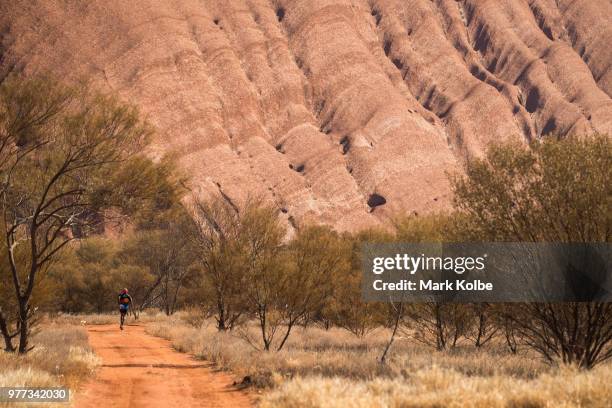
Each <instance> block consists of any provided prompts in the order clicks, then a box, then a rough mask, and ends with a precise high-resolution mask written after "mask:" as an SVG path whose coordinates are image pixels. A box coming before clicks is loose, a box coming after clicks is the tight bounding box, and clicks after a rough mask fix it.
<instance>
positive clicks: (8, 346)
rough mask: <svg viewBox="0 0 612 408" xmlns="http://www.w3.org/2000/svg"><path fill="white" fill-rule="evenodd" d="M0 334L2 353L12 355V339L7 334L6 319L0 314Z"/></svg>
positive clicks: (9, 334)
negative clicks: (2, 342) (2, 345)
mask: <svg viewBox="0 0 612 408" xmlns="http://www.w3.org/2000/svg"><path fill="white" fill-rule="evenodd" d="M0 332H1V333H2V337H3V338H4V351H6V352H9V353H12V352H14V351H15V346H13V337H14V336H12V335H11V333H10V332H9V329H8V325H7V324H6V319H5V318H4V316H3V315H2V314H1V313H0Z"/></svg>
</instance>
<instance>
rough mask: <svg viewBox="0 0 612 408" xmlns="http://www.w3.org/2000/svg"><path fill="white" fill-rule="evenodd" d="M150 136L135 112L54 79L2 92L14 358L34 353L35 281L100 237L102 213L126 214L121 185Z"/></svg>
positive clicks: (7, 86)
mask: <svg viewBox="0 0 612 408" xmlns="http://www.w3.org/2000/svg"><path fill="white" fill-rule="evenodd" d="M148 133H149V130H148V128H147V126H145V125H144V124H143V123H142V122H141V121H140V120H139V118H138V113H137V111H136V110H135V109H133V108H130V107H127V106H124V105H121V104H120V103H119V102H117V101H116V100H115V99H113V98H110V97H106V96H103V95H100V94H96V93H93V92H90V91H89V90H88V89H87V88H85V87H79V88H66V87H64V86H62V85H60V84H58V83H57V82H54V81H53V80H50V79H48V78H38V79H30V80H20V79H17V78H11V79H8V80H5V82H4V83H3V84H2V85H1V86H0V157H1V160H0V217H1V225H0V229H1V230H0V232H1V233H2V237H3V241H4V250H3V251H5V254H6V257H5V258H6V263H4V264H3V265H2V266H1V267H2V269H3V272H2V276H3V277H6V276H8V277H9V281H8V282H7V281H5V280H4V281H3V282H2V285H3V286H5V285H6V286H10V287H12V289H13V307H14V310H15V311H16V313H13V311H11V310H10V309H8V308H6V307H4V306H3V307H2V308H1V309H0V329H2V330H1V331H2V334H3V337H4V339H5V348H6V349H7V350H8V351H14V350H15V349H16V350H17V351H18V352H19V353H26V352H27V351H28V350H29V349H30V347H29V344H28V340H29V335H30V331H31V327H30V323H31V321H32V318H33V316H34V312H35V310H36V309H35V307H33V306H32V305H31V303H30V301H31V299H32V295H33V293H34V290H35V288H36V285H37V278H38V277H39V275H40V274H41V273H43V272H44V271H46V270H47V269H48V268H49V266H50V265H51V264H52V263H53V261H54V260H55V259H56V258H57V256H58V254H59V253H60V251H62V249H63V248H65V247H66V246H67V245H68V244H69V243H70V242H71V241H72V240H74V239H75V238H77V237H79V236H82V235H83V234H84V232H86V231H87V230H88V229H92V228H99V225H100V223H101V222H102V221H103V220H104V214H105V211H104V210H105V209H106V208H112V207H115V208H116V207H119V206H120V203H119V202H118V201H116V199H117V198H119V197H121V194H120V192H121V191H122V190H123V189H124V188H125V187H126V186H124V185H117V184H116V183H113V181H115V180H117V178H116V177H115V175H116V174H117V173H119V172H121V169H122V168H123V164H124V163H125V162H126V161H128V160H129V159H130V157H133V156H134V155H135V153H136V152H138V151H140V150H141V148H142V146H143V144H144V142H145V141H146V136H147V134H148ZM130 182H131V183H137V180H130ZM135 198H137V196H136V197H134V196H132V197H130V199H132V200H133V199H135ZM5 268H6V269H8V273H6V269H5ZM4 302H5V301H4ZM15 338H17V341H18V343H17V345H15V344H14V339H15Z"/></svg>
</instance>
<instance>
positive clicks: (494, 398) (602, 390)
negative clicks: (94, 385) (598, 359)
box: [147, 313, 612, 407]
mask: <svg viewBox="0 0 612 408" xmlns="http://www.w3.org/2000/svg"><path fill="white" fill-rule="evenodd" d="M194 321H195V322H197V319H194V318H193V317H192V316H190V315H188V314H185V313H181V314H180V318H177V319H173V320H167V321H164V322H154V323H151V324H150V325H149V326H148V328H147V331H148V332H149V333H150V334H153V335H156V336H160V337H164V338H166V339H169V340H171V341H172V344H173V346H174V347H175V348H176V349H177V350H179V351H182V352H188V353H192V354H194V355H195V356H196V357H197V358H201V359H205V360H209V361H212V362H214V363H216V364H217V365H218V366H219V367H221V368H224V369H229V370H231V371H232V372H233V373H235V374H236V376H237V377H239V378H240V379H244V380H243V381H244V382H246V383H252V384H253V385H255V386H256V387H261V388H264V389H265V390H266V392H265V393H264V395H263V397H262V399H261V401H260V402H261V406H262V407H442V406H462V407H465V406H467V407H498V406H499V407H549V406H564V407H574V406H576V407H578V406H594V407H598V406H601V407H603V406H607V403H608V402H609V400H610V397H612V390H610V387H609V384H610V382H611V381H612V367H611V366H610V365H609V364H605V365H602V366H600V367H598V368H596V369H594V370H592V371H582V370H577V369H574V368H571V367H551V366H550V365H548V364H546V363H545V362H544V361H543V360H542V359H541V358H539V357H537V356H536V355H535V354H533V352H530V351H529V350H527V349H524V350H520V351H519V353H518V354H512V353H510V352H509V351H507V348H506V347H505V346H504V345H502V344H491V345H487V347H483V348H481V349H480V350H477V349H474V348H473V347H457V348H456V349H455V350H451V351H442V352H439V351H435V350H433V349H432V348H431V347H427V346H424V345H420V344H416V343H415V342H414V341H412V340H410V339H408V338H406V337H400V338H399V340H398V341H396V343H394V345H393V353H392V357H391V358H390V359H389V361H388V363H387V364H385V365H381V364H380V363H379V362H378V361H377V358H378V357H380V353H381V351H382V350H383V348H384V346H385V342H386V340H387V338H388V335H389V333H388V331H387V330H386V329H381V330H378V331H375V332H373V333H371V334H370V335H368V336H366V337H364V338H363V339H362V338H359V337H357V336H354V335H352V334H350V333H348V332H347V331H344V330H341V329H337V328H332V329H329V330H324V329H321V328H318V327H309V328H307V329H303V328H301V327H300V328H298V329H296V331H295V333H294V334H293V335H292V337H291V338H290V340H289V341H288V343H287V345H286V347H285V348H284V349H283V350H282V351H280V352H261V351H258V350H255V349H254V348H253V347H252V346H251V345H249V344H248V343H247V342H246V341H245V340H244V339H243V338H242V337H243V334H239V333H238V332H219V331H218V330H217V329H216V328H215V327H214V322H209V321H205V322H204V324H201V326H200V324H196V326H197V327H194V326H193V325H190V324H189V323H191V324H193V323H194ZM197 323H200V322H197ZM249 330H256V328H255V327H254V326H253V327H251V328H249ZM453 404H454V405H453Z"/></svg>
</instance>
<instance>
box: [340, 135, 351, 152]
mask: <svg viewBox="0 0 612 408" xmlns="http://www.w3.org/2000/svg"><path fill="white" fill-rule="evenodd" d="M340 145H341V146H342V154H347V153H348V151H349V150H350V149H351V140H350V139H349V137H348V136H344V137H343V138H342V139H340Z"/></svg>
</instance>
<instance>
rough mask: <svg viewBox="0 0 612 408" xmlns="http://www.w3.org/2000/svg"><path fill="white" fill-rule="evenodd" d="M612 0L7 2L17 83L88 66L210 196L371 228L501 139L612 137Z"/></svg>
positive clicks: (5, 28) (430, 197)
mask: <svg viewBox="0 0 612 408" xmlns="http://www.w3.org/2000/svg"><path fill="white" fill-rule="evenodd" d="M611 44H612V3H610V1H609V0H461V1H455V0H434V1H430V0H371V1H367V0H133V1H124V0H104V1H102V0H89V1H86V2H83V1H79V0H37V1H32V0H21V1H18V0H12V1H8V0H0V79H1V78H4V77H5V76H6V75H7V74H9V73H10V72H22V73H24V74H26V75H28V74H32V73H34V72H40V71H50V72H52V73H54V74H56V75H59V76H61V77H64V78H68V79H79V78H87V79H90V80H91V81H93V82H94V83H95V84H96V85H97V86H99V87H100V88H102V89H106V90H110V91H113V92H116V93H118V94H119V95H120V96H121V97H122V98H123V99H125V100H126V101H129V102H131V103H133V104H136V105H138V106H139V107H140V108H141V110H142V111H143V112H144V113H145V114H146V115H147V116H148V118H149V120H150V121H151V122H152V123H153V124H154V125H155V126H156V127H157V129H158V132H157V136H156V139H155V141H154V145H153V147H152V149H151V152H150V154H152V155H154V156H161V155H162V154H166V153H173V154H175V155H177V157H179V163H180V165H181V166H182V167H183V168H184V169H185V170H186V172H188V174H189V175H190V176H191V178H192V180H191V182H192V185H193V187H194V189H196V190H197V191H199V193H200V194H203V195H210V194H221V195H223V196H224V197H226V199H228V200H232V201H235V202H240V201H241V200H244V199H245V198H247V197H248V196H263V197H266V199H268V200H270V201H271V202H274V203H275V204H276V205H277V206H278V207H279V208H280V209H282V215H283V217H284V218H285V219H286V220H287V222H288V223H289V224H290V225H293V226H299V225H300V224H302V223H304V222H308V221H316V222H323V223H327V224H330V225H333V226H334V227H335V228H337V229H339V230H356V229H360V228H366V227H368V226H375V225H379V224H381V223H385V222H388V219H389V217H391V216H393V214H394V213H397V212H398V211H405V212H416V213H422V212H428V211H435V210H438V209H443V208H445V207H447V206H448V205H449V201H450V200H449V198H450V196H449V182H448V180H447V173H448V172H451V173H452V172H456V171H461V166H462V165H463V164H464V163H465V160H468V159H469V158H470V157H473V156H478V155H481V154H482V153H483V151H484V149H485V148H486V145H487V144H488V143H490V142H496V141H502V140H519V141H528V140H531V139H533V138H538V137H542V136H545V135H548V134H553V133H554V134H560V135H563V136H565V135H571V134H582V133H591V132H605V133H611V134H612V99H611V96H612V73H611V72H612V70H611V65H612V47H611V46H610V45H611Z"/></svg>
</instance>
